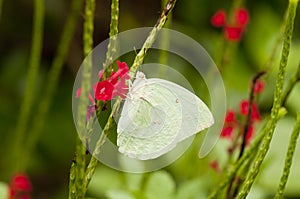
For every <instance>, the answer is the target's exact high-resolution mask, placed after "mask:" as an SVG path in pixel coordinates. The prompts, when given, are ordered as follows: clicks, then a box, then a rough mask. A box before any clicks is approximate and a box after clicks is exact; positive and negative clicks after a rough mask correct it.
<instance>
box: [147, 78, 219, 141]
mask: <svg viewBox="0 0 300 199" xmlns="http://www.w3.org/2000/svg"><path fill="white" fill-rule="evenodd" d="M149 82H155V83H156V84H160V85H162V86H165V87H166V88H168V89H170V90H172V91H173V93H174V94H176V95H177V98H178V103H180V104H181V107H182V119H183V122H182V123H181V128H180V130H179V132H178V142H180V141H182V140H184V139H186V138H188V137H190V136H192V135H194V134H196V133H198V132H200V131H202V130H204V129H206V128H208V127H210V126H211V125H212V124H213V123H214V119H213V115H212V113H211V112H210V110H209V109H208V107H207V106H206V104H205V103H204V102H203V101H202V100H201V99H200V98H199V97H198V96H196V95H195V94H194V93H192V92H191V91H189V90H187V89H186V88H184V87H182V86H180V85H178V84H175V83H173V82H171V81H167V80H163V79H157V78H151V79H149Z"/></svg>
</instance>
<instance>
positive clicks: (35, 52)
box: [13, 0, 44, 170]
mask: <svg viewBox="0 0 300 199" xmlns="http://www.w3.org/2000/svg"><path fill="white" fill-rule="evenodd" d="M43 29H44V1H42V0H35V1H34V25H33V36H32V46H31V53H30V61H29V68H28V73H27V81H26V89H25V91H26V92H25V96H24V100H23V101H22V104H21V111H20V115H19V119H18V123H17V128H16V138H15V144H14V150H15V153H16V154H15V155H16V159H14V158H13V161H14V162H13V164H14V165H15V166H16V168H15V169H16V170H23V168H22V167H23V163H22V161H20V159H21V157H22V156H23V153H22V151H23V147H22V146H23V142H24V139H25V132H26V130H27V126H28V122H29V118H30V115H31V108H32V104H33V101H34V92H35V88H36V81H37V75H38V71H39V66H40V63H41V53H42V43H43Z"/></svg>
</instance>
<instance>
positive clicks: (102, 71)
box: [98, 69, 104, 79]
mask: <svg viewBox="0 0 300 199" xmlns="http://www.w3.org/2000/svg"><path fill="white" fill-rule="evenodd" d="M103 73H104V70H103V69H102V70H100V71H99V73H98V78H99V79H101V78H102V76H103Z"/></svg>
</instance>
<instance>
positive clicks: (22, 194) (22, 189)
mask: <svg viewBox="0 0 300 199" xmlns="http://www.w3.org/2000/svg"><path fill="white" fill-rule="evenodd" d="M31 190H32V185H31V182H30V180H29V178H28V177H27V176H26V175H25V174H17V175H15V176H14V177H13V178H12V181H11V183H10V186H9V199H30V198H31V197H30V195H29V193H30V191H31Z"/></svg>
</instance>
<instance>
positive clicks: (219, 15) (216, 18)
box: [210, 10, 226, 27]
mask: <svg viewBox="0 0 300 199" xmlns="http://www.w3.org/2000/svg"><path fill="white" fill-rule="evenodd" d="M210 22H211V24H212V25H213V26H214V27H223V26H225V24H226V13H225V11H224V10H218V11H217V12H216V13H215V14H214V15H213V16H212V18H211V20H210Z"/></svg>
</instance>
